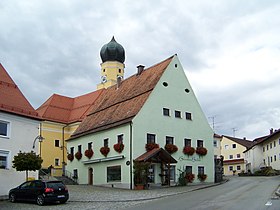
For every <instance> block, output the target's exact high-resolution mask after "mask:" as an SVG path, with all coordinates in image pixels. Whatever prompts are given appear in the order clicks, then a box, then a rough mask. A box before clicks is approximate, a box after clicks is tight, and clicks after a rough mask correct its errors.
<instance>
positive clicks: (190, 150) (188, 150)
mask: <svg viewBox="0 0 280 210" xmlns="http://www.w3.org/2000/svg"><path fill="white" fill-rule="evenodd" d="M194 152H195V149H194V148H193V147H191V146H186V147H184V149H183V153H184V154H185V155H193V154H194Z"/></svg>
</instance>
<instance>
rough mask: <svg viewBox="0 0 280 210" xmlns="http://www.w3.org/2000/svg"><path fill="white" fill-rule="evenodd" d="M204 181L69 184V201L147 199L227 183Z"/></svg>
mask: <svg viewBox="0 0 280 210" xmlns="http://www.w3.org/2000/svg"><path fill="white" fill-rule="evenodd" d="M226 181H227V180H225V181H224V182H222V183H212V184H207V183H202V184H191V185H187V186H180V187H179V186H177V187H163V188H157V189H149V190H128V189H117V188H107V187H96V186H89V185H69V186H67V187H68V189H69V193H70V199H69V202H128V201H145V200H153V199H158V198H163V197H167V196H171V195H178V194H182V193H187V192H192V191H195V190H200V189H205V188H208V187H213V186H217V185H220V184H223V183H225V182H226Z"/></svg>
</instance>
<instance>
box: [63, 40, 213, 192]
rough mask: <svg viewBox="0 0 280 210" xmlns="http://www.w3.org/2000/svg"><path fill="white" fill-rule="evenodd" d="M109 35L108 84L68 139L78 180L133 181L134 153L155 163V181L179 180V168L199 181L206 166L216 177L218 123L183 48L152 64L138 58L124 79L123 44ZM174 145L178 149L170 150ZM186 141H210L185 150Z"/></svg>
mask: <svg viewBox="0 0 280 210" xmlns="http://www.w3.org/2000/svg"><path fill="white" fill-rule="evenodd" d="M111 42H113V43H108V44H107V45H105V47H103V48H102V50H101V58H102V62H103V63H102V64H101V66H102V68H101V72H102V82H101V83H100V85H99V86H98V87H99V88H100V87H101V88H105V89H103V91H102V93H101V94H100V96H99V97H98V98H97V100H96V101H95V102H94V104H93V106H92V110H91V111H90V112H89V113H88V115H87V116H86V118H85V119H84V120H83V121H82V123H81V124H80V125H79V127H78V128H77V129H76V131H75V132H74V133H73V134H72V135H71V137H70V139H68V140H67V148H68V151H70V156H69V157H70V160H69V161H68V164H67V170H68V171H70V172H72V173H73V175H74V177H75V178H77V181H78V182H79V183H80V184H94V185H104V186H110V187H111V186H114V187H122V188H131V189H132V188H133V182H134V181H133V161H134V160H136V161H144V162H145V161H147V162H150V163H151V166H150V169H149V173H150V174H149V182H150V184H155V185H161V184H162V185H164V184H172V183H173V184H175V183H177V182H178V178H179V174H180V172H181V171H187V172H189V173H193V174H195V177H196V178H195V182H197V181H198V179H197V175H198V174H207V179H206V182H213V181H214V158H213V157H214V155H213V131H212V129H211V128H210V126H209V124H208V122H207V119H206V118H205V116H204V113H203V111H202V109H201V107H200V105H199V103H198V101H197V99H196V97H195V94H194V92H193V90H192V88H191V85H190V84H189V81H188V79H187V77H186V75H185V72H184V69H183V67H182V65H181V63H180V61H179V59H178V57H177V55H174V56H172V57H170V58H168V59H166V60H164V61H162V62H160V63H158V64H156V65H154V66H152V67H149V68H147V69H145V68H144V67H143V66H138V68H137V72H136V73H135V74H134V75H132V76H131V77H129V78H127V79H123V77H122V76H121V75H119V74H120V73H122V70H123V69H122V68H119V67H120V66H122V65H121V64H123V62H124V52H122V50H120V49H121V48H120V46H118V44H116V43H115V40H113V39H112V40H111ZM106 47H108V49H106ZM107 64H108V65H107ZM109 64H110V65H109ZM103 67H108V68H103ZM106 75H107V76H106ZM108 75H110V80H108ZM112 75H113V76H112ZM109 81H110V82H112V81H113V84H111V83H110V84H109V83H108V82H109ZM121 144H122V145H124V147H122V146H121V147H120V145H121ZM151 145H153V146H156V147H159V148H154V149H152V148H151ZM166 145H167V146H166ZM170 145H171V146H170ZM168 146H170V147H172V148H173V149H174V148H177V150H176V149H174V150H173V151H170V150H169V151H170V153H168V152H167V150H168V148H167V147H168ZM186 146H192V147H194V148H197V147H199V148H201V147H204V148H207V154H206V155H205V156H202V155H199V154H196V153H194V154H192V155H186V154H184V152H183V149H184V148H185V147H186ZM150 149H152V150H150ZM91 150H92V151H93V155H92V156H91V155H89V151H91ZM147 150H148V151H147ZM172 152H173V153H172Z"/></svg>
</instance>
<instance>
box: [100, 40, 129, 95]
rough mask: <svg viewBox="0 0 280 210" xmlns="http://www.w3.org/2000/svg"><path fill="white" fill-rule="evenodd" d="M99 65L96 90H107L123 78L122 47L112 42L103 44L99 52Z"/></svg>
mask: <svg viewBox="0 0 280 210" xmlns="http://www.w3.org/2000/svg"><path fill="white" fill-rule="evenodd" d="M100 57H101V60H102V63H101V83H100V84H98V85H97V89H98V90H99V89H102V88H108V87H110V86H112V85H115V84H117V80H118V79H121V80H122V79H123V76H124V60H125V52H124V48H123V46H121V45H120V44H119V43H117V42H116V40H115V38H114V37H113V38H112V40H111V41H110V42H109V43H107V44H105V45H104V46H103V47H102V48H101V50H100Z"/></svg>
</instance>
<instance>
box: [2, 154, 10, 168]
mask: <svg viewBox="0 0 280 210" xmlns="http://www.w3.org/2000/svg"><path fill="white" fill-rule="evenodd" d="M8 157H9V151H5V150H0V169H8Z"/></svg>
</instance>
